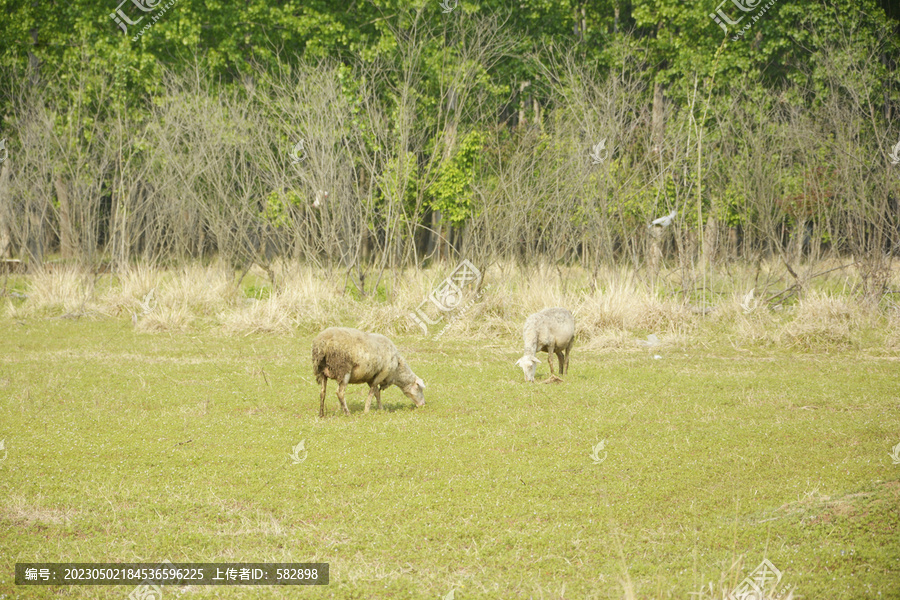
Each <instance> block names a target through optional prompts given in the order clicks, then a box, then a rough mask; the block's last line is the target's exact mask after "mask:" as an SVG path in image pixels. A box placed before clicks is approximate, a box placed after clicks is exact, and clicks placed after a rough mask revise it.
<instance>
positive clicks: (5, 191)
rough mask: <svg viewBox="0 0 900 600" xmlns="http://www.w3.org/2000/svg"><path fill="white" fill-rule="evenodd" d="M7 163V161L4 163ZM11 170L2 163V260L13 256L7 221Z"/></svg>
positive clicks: (0, 195) (0, 194)
mask: <svg viewBox="0 0 900 600" xmlns="http://www.w3.org/2000/svg"><path fill="white" fill-rule="evenodd" d="M4 162H5V161H4ZM8 198H9V169H8V168H7V166H6V165H5V164H2V163H0V258H10V257H11V256H12V253H11V250H12V248H11V246H12V240H11V239H10V235H9V223H8V221H7V207H8V206H9V205H10V203H9V200H8Z"/></svg>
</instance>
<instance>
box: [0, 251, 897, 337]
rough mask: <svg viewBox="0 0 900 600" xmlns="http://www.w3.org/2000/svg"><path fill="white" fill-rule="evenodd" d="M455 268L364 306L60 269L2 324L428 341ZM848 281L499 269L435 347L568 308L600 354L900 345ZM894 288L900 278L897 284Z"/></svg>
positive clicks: (201, 281)
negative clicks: (352, 331) (710, 343)
mask: <svg viewBox="0 0 900 600" xmlns="http://www.w3.org/2000/svg"><path fill="white" fill-rule="evenodd" d="M826 267H827V266H826ZM452 268H453V267H452V266H451V265H444V266H441V267H436V268H430V269H426V270H412V269H409V270H406V271H404V272H403V273H396V274H390V273H388V274H386V275H385V276H384V277H383V279H382V283H381V285H379V289H378V290H377V291H375V290H371V289H367V290H366V291H367V296H366V297H365V298H362V299H359V298H358V293H351V291H350V290H345V289H344V277H345V275H344V274H335V275H334V276H333V277H331V278H329V277H328V276H326V274H325V273H323V272H320V271H316V270H313V269H311V268H308V267H304V266H300V265H297V264H289V263H280V264H278V265H276V268H275V272H276V273H277V276H276V280H277V286H276V287H275V288H274V289H273V288H272V286H271V283H270V282H269V280H268V276H267V274H266V273H265V272H264V271H262V270H261V269H258V268H254V269H251V271H250V273H249V274H248V275H247V277H246V278H245V279H244V281H243V282H242V283H241V285H240V286H238V285H237V283H238V281H237V279H238V278H237V275H236V274H235V273H234V271H233V270H231V269H230V268H228V267H226V266H225V265H223V264H222V263H215V264H213V265H211V266H201V265H197V264H194V265H187V266H183V267H180V268H175V269H169V270H164V269H157V268H151V267H147V266H141V265H137V266H134V267H133V268H131V269H129V270H128V271H125V272H122V273H117V274H105V275H100V276H98V275H94V274H91V273H84V272H81V271H78V270H77V269H75V268H56V269H53V270H44V271H40V272H37V273H34V274H31V275H28V276H23V279H21V280H20V285H19V289H22V291H24V293H25V294H26V296H27V298H26V299H24V300H23V299H20V298H15V297H10V296H6V297H4V298H3V299H2V300H0V314H2V315H5V316H6V317H8V318H11V319H18V320H22V319H28V318H44V317H58V316H70V317H71V316H92V317H94V318H103V317H114V318H127V319H130V320H131V321H132V322H133V324H134V326H135V327H136V329H138V330H140V331H146V332H160V331H187V330H190V329H192V328H196V327H204V328H212V329H213V330H218V331H221V332H222V333H223V334H228V335H245V334H251V333H269V334H290V333H292V332H293V331H295V330H301V331H304V332H311V331H316V330H319V329H322V328H324V327H327V326H329V325H334V324H348V325H355V326H358V327H361V328H363V329H367V330H372V331H381V332H383V333H386V334H388V335H398V334H399V335H417V334H420V333H421V330H420V329H419V328H418V327H417V325H416V324H415V323H414V322H413V321H412V320H411V319H410V318H409V314H410V313H411V311H413V310H414V309H415V308H416V307H417V306H419V304H420V303H421V302H423V301H424V300H425V299H426V298H427V297H428V294H429V293H430V292H431V291H433V290H434V289H436V288H437V287H438V286H439V284H440V282H441V281H443V279H444V278H445V277H446V276H447V275H448V274H449V273H450V271H451V270H452ZM817 268H818V270H822V267H817ZM847 271H848V270H837V271H835V272H834V273H833V274H830V275H828V276H823V277H820V278H813V279H809V280H808V281H806V282H805V287H804V288H803V289H802V290H801V291H799V292H798V293H783V294H781V295H779V293H780V292H782V291H783V290H785V289H788V290H789V288H790V285H792V284H793V281H792V280H791V279H790V278H782V279H780V280H779V279H777V277H776V275H775V274H776V273H777V272H778V271H777V265H775V264H762V265H758V266H755V267H753V268H751V267H749V266H746V267H743V268H736V267H734V266H730V267H729V269H728V270H727V271H724V270H723V271H722V272H719V273H710V274H708V275H707V277H706V278H705V279H702V280H703V281H704V282H705V283H704V286H703V287H701V288H700V289H701V291H702V290H703V289H706V290H713V291H714V293H706V294H703V293H698V292H697V291H693V292H690V293H686V292H685V288H684V287H683V286H685V285H687V283H690V282H694V284H697V282H699V281H700V280H701V277H699V276H698V275H697V274H696V273H692V274H688V275H685V274H684V273H682V272H680V271H676V270H672V271H671V272H668V273H665V272H663V273H661V274H660V275H659V276H658V277H654V278H647V277H643V276H641V274H640V273H637V272H635V271H634V270H633V269H630V268H627V267H609V268H606V269H603V270H601V271H600V272H598V273H595V274H594V275H593V277H591V275H590V274H588V273H587V272H585V271H584V270H582V269H580V268H577V267H566V268H556V267H549V266H545V267H540V268H536V269H534V270H532V271H529V272H523V271H522V270H520V269H518V268H516V267H514V266H513V265H509V264H505V265H492V266H490V267H489V268H487V269H485V270H484V273H483V281H482V288H481V291H480V295H478V296H476V295H475V294H474V292H473V291H471V290H470V291H469V294H468V296H467V297H466V298H464V300H463V302H462V303H461V304H460V307H465V308H464V310H462V311H457V312H455V313H449V314H446V315H444V318H443V319H442V320H441V322H440V323H438V325H435V326H433V327H432V329H431V331H430V335H435V334H436V333H437V332H438V331H441V333H440V335H441V336H443V337H447V338H472V337H477V338H491V337H497V336H502V337H504V338H512V339H516V340H518V337H519V332H520V331H521V326H522V323H523V322H524V320H525V317H527V316H528V315H529V314H531V313H532V312H535V311H537V310H540V309H541V308H544V307H547V306H565V307H567V308H569V309H570V310H572V312H573V313H574V314H575V317H576V322H577V326H578V345H579V346H581V347H584V348H589V349H604V350H626V351H634V350H636V349H638V348H639V346H638V345H637V343H636V342H637V340H638V339H640V338H645V337H646V335H647V334H648V333H654V334H655V335H657V336H658V338H659V339H660V342H661V345H660V347H661V348H667V347H678V346H680V345H683V344H686V343H688V342H689V341H690V340H691V339H694V337H695V336H697V335H699V334H702V333H703V332H705V335H707V336H708V337H718V338H719V339H723V340H726V341H727V342H729V343H731V344H732V345H735V346H747V345H754V344H762V345H775V346H782V347H790V348H805V349H816V348H837V347H852V346H853V345H854V344H860V343H865V342H870V343H872V344H873V345H881V347H883V348H885V349H892V348H893V349H896V348H898V347H900V334H898V331H900V305H898V304H897V302H895V301H894V300H893V298H892V296H891V295H890V294H887V295H886V296H885V299H884V302H882V305H881V306H875V305H873V304H872V303H866V302H862V301H861V300H860V298H858V297H856V296H855V295H854V294H857V292H855V291H854V290H856V289H859V288H858V285H857V284H858V281H857V279H858V278H857V277H856V275H855V274H854V273H852V272H847ZM809 272H812V270H809ZM891 281H892V282H897V281H900V277H898V276H897V274H896V273H894V274H893V275H892V278H891ZM698 285H699V284H698ZM750 290H754V294H753V295H752V296H751V295H748V292H749V291H750ZM866 332H868V333H866ZM866 335H868V337H866Z"/></svg>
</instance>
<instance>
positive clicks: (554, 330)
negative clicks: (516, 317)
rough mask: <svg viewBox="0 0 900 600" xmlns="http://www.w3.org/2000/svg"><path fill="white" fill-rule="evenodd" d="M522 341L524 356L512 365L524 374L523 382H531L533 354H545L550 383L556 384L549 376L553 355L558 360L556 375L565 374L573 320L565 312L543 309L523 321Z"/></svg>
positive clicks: (552, 375)
mask: <svg viewBox="0 0 900 600" xmlns="http://www.w3.org/2000/svg"><path fill="white" fill-rule="evenodd" d="M522 338H523V339H524V341H525V354H524V355H523V356H522V358H520V359H519V360H517V361H516V365H518V366H520V367H522V371H523V372H524V373H525V381H531V382H534V371H535V369H536V368H537V364H538V362H539V361H538V359H537V357H536V356H535V353H537V352H546V353H547V362H548V363H549V364H550V379H548V380H547V381H551V380H556V381H559V378H558V377H557V376H556V374H555V373H554V372H553V355H554V354H556V357H557V358H558V359H559V373H560V375H564V374H566V373H568V372H569V350H571V349H572V343H573V342H574V341H575V317H573V316H572V313H570V312H569V311H567V310H566V309H565V308H545V309H544V310H542V311H540V312H536V313H534V314H533V315H531V316H530V317H528V318H527V319H526V320H525V327H524V328H523V329H522Z"/></svg>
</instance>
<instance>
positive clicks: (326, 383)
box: [319, 376, 328, 419]
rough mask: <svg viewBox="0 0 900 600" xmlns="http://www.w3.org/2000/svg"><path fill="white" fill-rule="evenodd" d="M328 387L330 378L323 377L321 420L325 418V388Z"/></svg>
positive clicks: (320, 405)
mask: <svg viewBox="0 0 900 600" xmlns="http://www.w3.org/2000/svg"><path fill="white" fill-rule="evenodd" d="M327 386H328V378H327V377H324V376H323V377H322V397H321V398H320V402H319V418H320V419H322V418H324V417H325V388H326V387H327Z"/></svg>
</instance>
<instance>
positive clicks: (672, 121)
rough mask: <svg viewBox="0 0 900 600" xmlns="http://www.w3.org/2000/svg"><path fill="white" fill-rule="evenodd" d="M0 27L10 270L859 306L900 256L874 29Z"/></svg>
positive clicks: (428, 13)
mask: <svg viewBox="0 0 900 600" xmlns="http://www.w3.org/2000/svg"><path fill="white" fill-rule="evenodd" d="M0 15H2V18H0V140H3V145H4V148H3V149H0V159H3V162H2V163H0V257H7V258H18V259H21V260H22V261H24V262H26V263H28V264H29V266H32V265H39V264H41V263H45V262H47V261H65V262H71V263H74V264H79V265H84V266H85V267H88V268H98V267H100V266H101V265H108V266H109V267H110V268H113V269H120V268H123V267H126V266H128V265H130V264H134V263H139V262H140V263H149V264H153V265H167V264H174V263H182V262H184V261H193V260H208V259H211V258H213V257H218V258H223V259H225V260H228V261H230V262H231V263H232V264H233V265H235V267H238V268H246V267H247V266H248V265H251V264H258V265H260V266H261V267H263V268H264V269H266V270H268V271H269V272H270V273H271V269H272V264H273V262H275V261H277V259H278V258H286V259H290V260H291V261H299V262H301V263H306V264H311V265H315V266H321V267H325V268H327V269H340V270H342V271H346V272H348V273H349V274H350V275H352V277H350V278H349V279H350V280H351V281H352V282H353V283H354V284H355V285H356V286H357V287H359V288H361V290H362V291H363V292H364V293H365V287H366V283H365V281H366V274H367V273H371V272H375V273H378V272H383V271H384V270H385V269H388V270H390V269H398V268H407V267H420V266H422V265H426V264H428V263H430V262H433V261H435V260H445V261H451V262H452V261H457V260H459V259H460V258H468V259H470V260H472V261H473V262H475V263H476V264H489V263H490V262H492V261H496V260H504V261H512V262H515V263H518V264H520V265H522V266H526V267H527V266H530V265H534V264H536V263H538V262H540V263H544V264H551V265H553V264H580V265H582V266H583V267H585V268H586V269H588V270H589V271H590V270H596V269H599V268H600V267H601V266H603V265H608V264H615V263H627V264H629V265H633V266H634V267H636V268H639V269H643V268H650V269H657V268H659V267H660V265H661V264H675V265H678V264H680V265H685V266H690V267H697V266H698V265H709V264H727V263H728V262H730V261H759V260H764V259H773V258H774V259H776V260H778V261H780V262H783V263H784V264H785V265H786V268H787V269H788V270H793V269H796V268H798V265H799V264H800V263H801V262H805V263H815V262H816V261H819V260H821V259H825V258H834V257H840V258H841V259H845V258H846V259H849V260H851V261H853V263H854V264H856V265H857V266H858V268H859V269H860V273H861V274H862V276H863V279H864V280H865V281H866V282H867V285H869V286H870V291H872V292H876V293H877V292H878V291H879V290H883V288H884V286H885V282H886V281H887V278H888V273H889V272H890V268H891V261H892V260H893V257H895V256H896V255H897V253H898V252H900V207H898V201H900V164H898V163H900V145H898V144H900V118H898V115H900V112H898V109H900V73H898V68H897V61H898V58H900V28H898V17H900V11H898V8H897V5H896V4H888V3H879V2H873V1H871V0H864V1H862V2H851V1H849V0H838V1H836V2H797V1H790V2H788V1H787V0H775V1H773V2H765V3H764V2H762V1H761V0H756V2H753V1H752V0H744V1H743V2H742V1H741V0H733V1H729V2H728V3H727V4H726V3H721V4H718V5H717V4H716V3H715V0H709V1H703V2H677V1H673V0H648V1H643V2H621V1H618V2H617V1H607V0H601V1H598V2H583V1H576V0H562V1H555V0H554V1H549V0H522V1H520V2H516V3H509V2H502V1H500V0H497V1H487V2H478V3H475V2H469V1H465V0H463V1H460V2H457V1H456V0H445V1H444V2H443V3H442V2H440V1H439V0H427V1H423V0H416V1H409V0H371V1H362V0H360V1H350V2H348V1H334V2H332V1H329V2H325V1H306V0H304V1H294V0H291V1H287V2H273V1H268V2H267V1H264V0H247V1H244V2H239V3H224V2H213V1H211V0H205V1H201V0H168V1H166V2H163V1H161V0H156V1H154V0H127V1H126V2H123V3H121V4H119V5H118V6H117V5H116V1H115V0H108V1H107V0H103V1H101V2H94V1H92V2H87V1H85V0H75V1H72V2H30V1H28V2H21V1H17V2H16V1H13V0H0ZM894 157H896V158H894ZM673 212H674V214H675V217H674V219H673V220H672V223H671V225H669V226H668V227H649V226H648V225H649V224H650V223H651V221H653V220H654V219H656V218H658V217H661V216H664V215H667V214H671V213H673ZM372 279H374V278H370V279H369V280H370V281H371V280H372Z"/></svg>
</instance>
